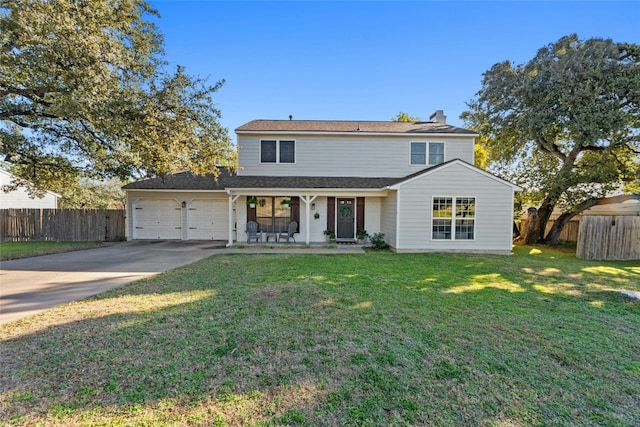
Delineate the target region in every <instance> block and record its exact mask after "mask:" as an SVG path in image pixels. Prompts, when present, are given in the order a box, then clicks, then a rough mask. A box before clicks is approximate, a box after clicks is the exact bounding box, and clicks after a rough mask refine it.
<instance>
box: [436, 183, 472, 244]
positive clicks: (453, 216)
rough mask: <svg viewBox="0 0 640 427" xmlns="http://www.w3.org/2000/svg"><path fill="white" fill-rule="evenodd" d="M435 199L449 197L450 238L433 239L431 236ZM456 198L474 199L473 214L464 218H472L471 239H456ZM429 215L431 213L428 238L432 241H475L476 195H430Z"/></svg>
mask: <svg viewBox="0 0 640 427" xmlns="http://www.w3.org/2000/svg"><path fill="white" fill-rule="evenodd" d="M435 199H451V207H452V210H451V224H450V225H451V238H449V239H435V238H434V237H433V222H434V219H436V218H434V216H433V204H434V202H435ZM458 199H473V201H474V210H473V212H474V215H473V218H465V219H467V220H473V239H456V206H457V202H458ZM430 209H431V210H430V215H431V228H430V229H429V235H430V240H431V241H432V242H475V241H476V236H477V231H478V221H477V219H478V215H477V213H478V197H476V196H442V195H440V196H431V206H430ZM438 219H442V218H438Z"/></svg>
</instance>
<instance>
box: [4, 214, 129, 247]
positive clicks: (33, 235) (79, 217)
mask: <svg viewBox="0 0 640 427" xmlns="http://www.w3.org/2000/svg"><path fill="white" fill-rule="evenodd" d="M124 239H125V211H124V210H115V209H1V210H0V241H1V242H19V241H46V240H51V241H67V242H80V241H118V240H124Z"/></svg>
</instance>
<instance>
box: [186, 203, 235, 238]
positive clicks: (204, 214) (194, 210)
mask: <svg viewBox="0 0 640 427" xmlns="http://www.w3.org/2000/svg"><path fill="white" fill-rule="evenodd" d="M227 211H228V208H227V201H226V200H215V199H194V200H192V201H191V202H189V204H188V208H187V224H188V230H189V232H188V239H189V240H214V239H218V240H221V239H225V238H226V237H227V236H226V230H227V217H228V213H227Z"/></svg>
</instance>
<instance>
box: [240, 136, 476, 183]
mask: <svg viewBox="0 0 640 427" xmlns="http://www.w3.org/2000/svg"><path fill="white" fill-rule="evenodd" d="M281 137H282V138H283V139H284V138H286V139H295V141H296V163H295V164H275V163H262V164H261V163H260V139H278V138H280V137H278V136H271V135H270V136H268V137H266V136H265V137H264V138H261V137H260V136H257V135H256V136H253V135H241V136H239V137H238V147H239V149H238V164H239V165H241V166H242V167H241V168H240V169H239V170H238V175H266V176H358V177H403V176H407V175H410V174H412V173H414V172H417V171H419V170H421V169H424V168H425V166H412V165H411V164H410V143H411V142H412V141H425V142H445V156H446V157H445V161H448V160H452V159H454V158H459V159H461V160H464V161H466V162H468V163H473V137H446V138H445V137H438V136H437V135H436V136H433V137H429V138H423V137H418V138H415V137H411V136H399V137H391V136H366V135H365V136H362V135H354V136H349V135H345V136H331V137H329V136H325V137H322V136H313V135H312V136H309V135H299V136H292V135H287V136H284V135H283V136H281Z"/></svg>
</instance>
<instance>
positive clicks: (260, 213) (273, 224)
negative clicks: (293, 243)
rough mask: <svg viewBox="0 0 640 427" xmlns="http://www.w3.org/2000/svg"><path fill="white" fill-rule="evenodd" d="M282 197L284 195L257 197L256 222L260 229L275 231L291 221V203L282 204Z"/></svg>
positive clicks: (282, 228) (283, 228) (268, 231)
mask: <svg viewBox="0 0 640 427" xmlns="http://www.w3.org/2000/svg"><path fill="white" fill-rule="evenodd" d="M283 199H285V197H258V205H257V206H256V222H257V223H258V227H259V230H260V231H262V232H266V233H277V232H279V231H281V230H286V229H287V226H288V225H289V222H291V205H290V204H283V203H282V200H283ZM287 199H288V200H290V199H289V198H287Z"/></svg>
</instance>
